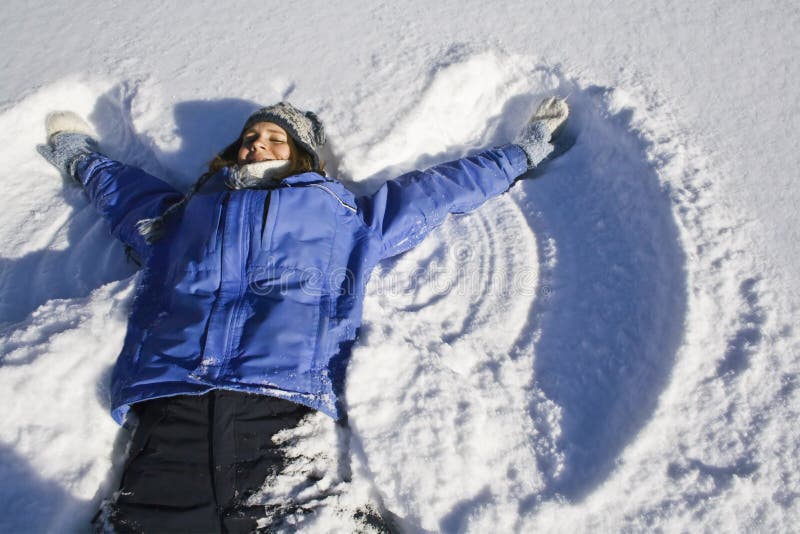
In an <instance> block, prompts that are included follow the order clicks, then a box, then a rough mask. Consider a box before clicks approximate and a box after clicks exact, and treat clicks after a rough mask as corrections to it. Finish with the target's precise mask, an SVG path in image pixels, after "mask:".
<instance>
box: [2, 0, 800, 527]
mask: <svg viewBox="0 0 800 534" xmlns="http://www.w3.org/2000/svg"><path fill="white" fill-rule="evenodd" d="M140 4H141V3H137V4H136V5H133V4H131V5H130V6H128V5H122V4H120V5H117V6H115V7H114V8H113V9H99V8H98V6H97V5H95V3H93V2H89V1H87V0H78V1H76V2H69V3H67V2H55V3H50V4H47V5H44V4H42V5H37V6H29V5H27V4H23V3H21V2H15V1H11V2H7V3H6V4H4V7H3V8H1V9H0V24H2V27H3V28H4V32H3V33H2V35H1V36H0V50H2V52H0V59H2V62H1V63H0V65H2V70H3V76H2V81H1V82H0V131H2V132H3V142H2V144H0V169H2V171H0V180H2V187H3V190H4V193H5V194H4V197H3V200H2V201H1V202H2V209H0V243H2V245H0V296H1V298H2V300H0V399H1V401H2V404H3V406H4V410H3V424H2V425H0V480H2V482H0V507H1V508H0V531H2V532H80V531H86V529H87V525H88V522H89V521H90V519H91V517H92V515H93V514H94V513H95V511H96V510H97V507H98V505H99V503H100V500H101V499H103V498H105V497H108V496H109V495H110V494H111V493H112V492H113V490H114V489H115V488H116V486H117V484H118V478H119V475H120V470H121V467H122V463H123V462H124V458H125V448H126V444H127V441H128V439H129V435H128V430H126V429H119V428H118V427H117V426H116V425H115V424H114V422H113V421H112V419H111V418H110V416H109V415H108V409H109V399H108V396H109V392H108V379H109V373H110V369H111V366H112V365H113V362H114V360H115V358H116V355H117V353H118V351H119V349H120V347H121V345H122V340H123V337H124V334H125V325H126V317H127V312H128V307H129V303H130V297H131V294H132V291H131V290H132V288H133V286H134V284H135V280H136V276H137V274H136V266H135V265H134V264H132V263H130V262H128V261H127V260H126V258H125V253H124V250H123V247H122V246H121V245H120V244H119V243H117V242H115V241H114V240H113V239H112V238H111V237H110V235H109V232H108V229H107V228H106V226H105V224H104V223H103V222H102V221H100V220H99V219H98V217H97V216H96V214H95V213H94V211H93V209H92V208H91V206H89V205H88V203H87V201H86V199H85V198H84V196H83V194H82V192H81V191H80V189H79V188H77V187H76V186H75V185H74V184H72V183H68V182H67V181H65V180H64V179H62V178H60V177H59V176H58V173H57V172H55V171H54V169H53V168H52V167H50V166H49V165H48V164H47V163H46V162H45V161H44V160H43V159H41V158H40V157H39V156H38V155H37V154H36V152H35V146H36V144H38V143H41V142H42V141H43V140H44V119H45V117H46V115H47V113H49V112H51V111H53V110H59V109H67V110H72V111H75V112H77V113H78V114H80V115H82V116H84V117H87V119H88V120H89V122H90V123H91V125H92V126H93V127H94V128H95V129H96V131H97V133H98V136H99V139H100V144H101V147H102V148H103V149H104V150H105V151H106V152H107V153H108V154H109V155H110V156H112V157H115V158H117V159H120V160H122V161H125V162H127V163H131V164H134V165H139V166H141V167H143V168H144V169H145V170H147V171H149V172H151V173H153V174H155V175H157V176H161V177H163V178H164V179H166V180H168V181H170V182H171V183H173V184H175V185H176V186H178V187H181V188H184V189H185V188H187V187H188V186H189V185H190V184H191V183H192V181H193V180H194V179H195V177H196V176H197V175H198V174H199V173H200V172H201V171H202V168H203V166H204V165H205V164H206V162H207V161H208V160H209V159H210V158H211V156H212V155H213V154H214V153H215V152H216V151H217V150H219V149H220V148H221V147H223V146H225V145H226V144H227V143H228V142H230V141H231V140H232V139H233V138H234V137H235V135H236V134H237V133H238V131H239V128H240V126H241V124H242V122H243V120H244V119H245V118H246V117H247V116H248V115H249V113H251V112H252V111H254V110H255V109H258V107H260V106H262V105H266V104H270V103H274V102H277V101H279V100H282V99H289V100H290V101H292V102H293V103H294V104H296V105H298V106H299V107H301V108H304V109H313V110H316V111H318V114H319V116H320V118H321V119H322V120H323V121H324V122H325V125H326V130H327V132H328V136H329V140H330V141H329V144H328V146H327V148H326V151H325V153H324V154H323V157H324V159H326V161H327V168H328V170H329V172H330V173H331V174H333V175H335V176H338V177H340V178H341V179H343V180H345V181H347V182H348V183H349V184H350V185H351V187H352V188H353V189H354V190H357V191H359V192H368V191H371V190H374V189H375V188H376V187H377V186H379V185H380V184H381V183H382V182H383V181H385V180H387V179H390V178H392V177H393V176H396V175H397V174H399V173H401V172H404V171H407V170H410V169H414V168H421V167H426V166H429V165H432V164H435V163H438V162H443V161H447V160H450V159H454V158H457V157H460V156H463V155H465V154H468V153H470V152H472V151H474V150H477V149H479V148H482V147H486V146H492V145H499V144H502V143H505V142H507V141H509V140H510V139H513V138H514V136H515V135H516V134H517V132H518V131H519V129H520V128H521V127H522V125H523V124H524V123H525V121H526V118H527V117H529V116H530V114H531V112H532V111H533V109H535V106H536V104H537V102H538V101H539V100H540V99H541V98H542V97H543V96H547V95H559V96H565V97H566V98H567V100H568V102H569V104H570V111H571V112H570V119H569V121H568V123H567V126H566V129H565V131H564V132H563V134H562V144H563V145H564V146H562V147H561V148H562V149H563V148H565V147H566V145H570V144H571V145H572V146H571V148H569V150H567V151H566V152H565V153H564V154H563V155H561V156H560V157H558V158H555V159H552V160H550V161H548V162H547V163H545V165H544V166H543V167H541V168H540V169H536V170H534V171H532V172H531V173H529V174H528V175H527V178H528V179H526V180H522V181H520V182H517V183H516V184H515V185H514V186H513V187H512V189H511V190H510V191H509V192H508V193H507V194H505V195H502V196H501V197H499V198H497V199H494V200H492V201H490V202H489V203H487V204H486V205H485V206H483V207H482V208H480V209H479V210H477V211H476V212H473V213H471V214H468V215H461V216H453V217H451V218H449V219H448V220H447V222H446V223H445V224H444V225H443V226H442V227H441V228H439V229H438V230H436V231H435V232H434V233H433V234H432V235H431V236H430V237H429V238H428V239H427V240H426V241H424V242H423V243H422V244H421V245H420V246H418V247H417V248H415V249H413V250H411V251H409V252H408V253H406V254H404V255H402V256H400V257H398V258H395V259H393V260H391V261H388V262H385V263H383V264H381V266H380V267H379V268H378V269H377V271H376V272H375V273H374V275H373V277H372V279H371V281H370V285H369V291H368V295H367V299H366V301H365V307H364V326H363V328H362V332H361V338H360V340H359V342H358V343H357V344H356V346H355V349H354V352H353V358H352V361H351V364H350V367H349V370H348V381H347V389H346V403H347V407H348V412H349V428H345V427H343V426H337V425H335V424H334V423H333V422H332V421H330V420H329V419H328V418H325V417H324V416H321V415H315V416H312V417H309V418H308V419H307V420H306V421H305V422H304V424H303V425H301V426H300V427H299V428H298V429H296V430H295V431H293V432H289V433H286V435H282V436H280V437H279V439H282V440H285V441H286V443H287V447H288V449H289V450H290V451H291V454H290V456H291V458H292V459H293V462H295V464H294V465H295V467H296V469H294V468H292V467H290V469H289V470H288V471H287V472H286V473H284V475H282V476H281V477H279V478H278V479H274V480H268V481H265V486H264V489H263V491H262V492H261V493H260V494H258V495H256V496H254V497H253V499H254V502H259V503H262V504H264V505H265V506H278V507H279V506H280V504H281V503H285V502H286V501H288V500H296V501H300V502H302V503H304V507H305V509H306V511H308V512H309V513H306V514H299V515H297V516H295V517H290V518H288V519H287V527H286V529H287V530H289V531H292V530H300V531H303V532H351V531H353V530H356V529H359V528H365V529H368V528H369V521H367V522H366V523H365V522H364V520H363V511H364V510H365V509H366V508H365V507H366V506H371V507H372V508H373V509H376V510H380V511H381V512H382V513H383V514H384V515H385V517H387V518H390V520H391V522H392V523H393V524H394V525H395V526H397V527H398V528H399V529H401V530H403V531H406V532H448V533H449V532H486V531H496V532H539V531H544V532H596V531H601V532H609V531H651V530H664V531H699V530H702V531H720V532H741V531H760V532H779V531H780V532H788V531H793V530H795V529H796V528H797V526H796V525H798V524H800V501H799V500H798V499H799V498H800V475H798V473H800V466H798V458H800V437H799V436H798V433H797V430H796V428H797V424H798V413H799V412H800V388H798V385H799V382H798V371H799V370H800V350H798V349H799V346H800V343H799V341H800V335H799V334H798V332H797V331H796V327H795V322H796V317H797V316H798V305H799V304H800V298H799V295H800V292H799V291H798V288H800V285H798V283H797V280H798V275H799V274H800V272H798V269H797V265H798V264H800V262H798V258H797V256H798V249H797V246H796V238H797V234H796V232H797V230H796V225H795V224H794V219H795V218H796V217H795V212H796V208H795V206H796V205H797V204H798V202H800V188H798V187H797V186H796V185H795V184H794V179H796V178H797V169H798V168H800V150H798V141H797V139H798V138H797V135H796V132H797V130H798V126H800V124H799V123H800V121H799V120H798V118H800V112H799V110H798V108H799V107H800V105H798V101H797V99H796V97H792V96H791V95H792V94H794V93H795V90H794V87H796V86H797V85H798V82H800V71H799V69H798V67H800V60H798V59H797V54H796V51H797V50H798V49H800V46H799V45H800V37H798V36H797V34H796V32H795V28H796V27H797V26H798V23H800V8H798V7H797V6H796V5H795V4H793V3H786V2H768V3H756V2H752V3H747V2H745V3H738V4H736V6H735V8H734V7H733V6H729V4H728V3H726V2H722V1H721V0H715V1H711V2H706V3H702V4H697V3H694V2H688V1H679V2H675V3H670V4H668V5H664V6H662V5H658V6H656V5H647V6H643V5H640V4H638V3H635V2H629V1H621V2H615V3H612V4H607V5H604V6H597V5H594V4H586V5H583V6H577V5H572V4H570V3H562V4H559V5H553V4H541V3H540V4H538V5H534V6H532V5H530V4H529V3H523V2H519V1H513V0H503V1H499V2H495V3H492V5H491V7H486V4H485V3H479V2H455V1H450V0H446V1H444V2H439V3H436V4H429V3H424V4H423V3H422V2H416V1H414V2H411V3H410V4H409V3H404V4H402V5H400V4H396V3H383V2H377V3H376V2H353V3H348V7H347V8H343V7H340V6H338V5H337V4H324V3H319V2H301V3H300V4H292V5H291V6H288V5H282V6H280V7H275V6H268V5H266V4H265V5H257V6H253V5H252V4H245V3H225V4H220V5H217V4H216V3H212V2H206V1H204V2H197V3H196V6H194V7H192V9H191V10H184V9H181V8H179V7H177V6H175V7H173V6H171V5H168V4H162V3H155V2H150V3H147V4H148V5H147V7H143V6H142V5H140ZM419 13H423V14H424V15H420V14H419ZM528 15H531V16H530V17H529V16H528ZM534 15H535V16H534ZM501 38H502V40H500V39H501ZM309 462H310V463H311V464H313V469H312V471H314V472H315V473H316V474H317V475H318V476H315V477H314V480H308V479H305V478H303V477H302V476H300V473H305V472H307V471H308V465H309ZM359 514H361V515H359Z"/></svg>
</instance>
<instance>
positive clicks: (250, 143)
mask: <svg viewBox="0 0 800 534" xmlns="http://www.w3.org/2000/svg"><path fill="white" fill-rule="evenodd" d="M290 155H291V149H290V148H289V136H288V134H287V133H286V130H284V129H283V128H281V127H280V126H278V125H277V124H275V123H272V122H257V123H255V124H253V125H252V126H250V127H249V128H247V130H245V131H244V133H243V134H242V146H241V148H240V149H239V153H238V155H237V162H238V163H239V165H246V164H248V163H255V162H257V161H266V160H271V159H289V156H290Z"/></svg>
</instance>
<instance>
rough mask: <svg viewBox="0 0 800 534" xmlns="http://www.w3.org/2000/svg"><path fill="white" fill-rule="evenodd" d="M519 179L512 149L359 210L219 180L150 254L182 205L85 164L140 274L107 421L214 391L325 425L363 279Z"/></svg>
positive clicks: (97, 198) (304, 191)
mask: <svg viewBox="0 0 800 534" xmlns="http://www.w3.org/2000/svg"><path fill="white" fill-rule="evenodd" d="M526 170H527V162H526V157H525V153H524V152H523V151H522V150H521V149H520V148H519V147H518V146H515V145H506V146H504V147H501V148H497V149H493V150H487V151H485V152H481V153H479V154H477V155H474V156H471V157H467V158H464V159H460V160H457V161H453V162H451V163H445V164H442V165H437V166H435V167H433V168H431V169H428V170H426V171H416V172H411V173H408V174H405V175H403V176H401V177H399V178H397V179H395V180H391V181H389V182H386V184H384V185H383V186H382V187H381V188H380V189H379V190H378V191H377V192H376V193H375V194H373V195H369V196H364V197H355V196H354V195H353V194H352V193H351V192H350V191H348V190H347V189H345V187H344V186H343V185H342V184H341V183H340V182H338V181H336V180H332V179H330V178H325V177H323V176H321V175H319V174H316V173H304V174H299V175H295V176H290V177H288V178H286V179H284V180H283V181H282V182H280V184H279V185H278V186H277V187H276V188H274V189H271V190H263V189H246V190H229V189H227V188H226V187H225V186H224V180H225V176H226V174H225V173H227V172H228V170H227V169H223V170H222V171H220V172H219V173H218V174H217V175H216V176H214V177H213V178H212V179H210V180H209V182H207V184H206V185H205V186H204V187H203V188H202V189H201V191H199V192H198V193H197V194H195V195H194V196H193V197H192V199H191V200H190V201H189V202H188V203H187V204H186V206H185V210H184V212H183V214H182V216H178V217H174V218H172V220H171V221H170V222H169V223H168V226H167V229H166V234H165V236H164V237H163V238H162V239H161V240H159V241H157V242H155V243H154V244H148V243H147V242H146V241H145V240H144V239H143V238H142V236H141V235H140V234H139V233H138V231H137V229H136V223H137V222H138V221H140V220H142V219H146V218H150V217H155V216H158V215H160V214H162V213H163V212H164V210H165V209H166V208H167V207H168V206H169V205H170V204H172V203H174V202H177V201H178V200H179V199H180V198H182V196H183V195H182V194H181V193H179V192H178V191H176V190H175V189H174V188H172V187H171V186H170V185H168V184H166V183H165V182H163V181H161V180H159V179H157V178H155V177H153V176H151V175H149V174H147V173H145V172H144V171H142V170H140V169H137V168H134V167H130V166H126V165H123V164H121V163H118V162H116V161H113V160H111V159H109V158H106V157H105V156H102V155H100V154H92V155H91V156H89V157H86V158H85V159H83V160H82V161H81V162H80V164H79V165H78V169H77V175H78V178H79V179H80V181H81V182H82V183H83V185H84V187H85V189H86V191H87V192H88V195H89V197H90V199H91V201H92V203H93V204H94V206H95V207H96V208H97V209H98V210H99V211H100V213H102V215H103V216H104V217H105V218H106V219H107V220H108V222H109V223H110V224H111V230H112V233H113V234H114V235H115V236H116V237H118V238H120V239H121V240H122V241H123V242H124V243H126V244H127V245H129V246H130V247H132V249H133V250H134V251H135V252H136V254H137V255H138V256H139V257H140V258H141V259H142V260H143V272H142V273H140V278H139V280H138V284H137V288H136V292H135V296H134V300H133V307H132V311H131V315H130V321H129V324H128V331H127V334H126V337H125V343H124V346H123V348H122V353H121V354H120V356H119V359H118V360H117V363H116V367H115V368H114V372H113V375H112V384H111V395H112V415H113V416H114V418H115V419H116V420H117V422H120V423H121V422H122V421H123V419H124V417H125V414H126V413H127V411H128V409H129V407H130V405H131V404H133V403H135V402H138V401H142V400H146V399H153V398H156V397H164V396H171V395H179V394H202V393H205V392H207V391H209V390H212V389H215V388H223V389H232V390H239V391H247V392H252V393H258V394H264V395H270V396H275V397H281V398H285V399H288V400H291V401H294V402H298V403H301V404H304V405H307V406H310V407H312V408H315V409H318V410H321V411H323V412H325V413H326V414H328V415H330V416H332V417H333V418H339V417H341V416H342V415H343V413H342V407H341V405H340V404H341V403H340V397H341V395H340V393H341V390H342V385H343V383H342V381H343V377H344V368H345V364H346V359H347V356H348V355H349V350H348V349H349V347H350V345H351V344H352V342H353V340H354V339H355V337H356V329H357V328H358V326H359V324H360V323H361V308H362V300H363V297H364V292H365V286H366V284H367V280H368V278H369V275H370V272H371V271H372V269H373V268H374V267H375V265H376V264H377V263H378V262H379V261H380V260H381V259H383V258H387V257H390V256H394V255H395V254H399V253H401V252H403V251H405V250H408V249H410V248H411V247H413V246H415V245H416V244H417V243H419V242H420V241H421V240H422V239H423V238H424V237H425V235H426V234H428V232H430V231H431V229H433V228H435V227H436V226H438V225H439V224H441V223H442V221H443V220H444V219H445V217H446V216H447V214H448V213H463V212H467V211H470V210H472V209H474V208H476V207H478V206H480V205H481V204H482V203H483V202H485V201H486V200H487V199H489V198H492V197H494V196H497V195H499V194H501V193H503V192H504V191H506V190H507V189H508V188H509V186H510V185H511V184H512V183H513V181H514V179H515V178H517V177H518V176H519V175H521V174H522V173H524V172H525V171H526Z"/></svg>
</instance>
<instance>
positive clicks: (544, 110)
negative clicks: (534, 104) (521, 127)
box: [528, 96, 569, 138]
mask: <svg viewBox="0 0 800 534" xmlns="http://www.w3.org/2000/svg"><path fill="white" fill-rule="evenodd" d="M568 116H569V106H567V100H566V99H564V98H556V97H554V96H551V97H548V98H545V99H544V100H542V101H541V102H540V103H539V107H538V108H536V111H534V112H533V115H532V116H531V118H530V120H529V121H528V122H543V123H544V125H545V126H546V127H547V129H548V130H549V131H550V135H551V138H552V137H555V135H556V131H557V130H558V129H559V128H561V127H562V126H563V125H564V123H565V122H567V117H568Z"/></svg>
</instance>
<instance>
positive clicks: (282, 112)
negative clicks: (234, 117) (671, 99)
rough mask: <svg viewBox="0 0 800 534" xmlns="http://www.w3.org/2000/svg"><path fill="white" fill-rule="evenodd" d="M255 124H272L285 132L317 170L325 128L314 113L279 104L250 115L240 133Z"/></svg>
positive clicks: (287, 104) (282, 103) (288, 104)
mask: <svg viewBox="0 0 800 534" xmlns="http://www.w3.org/2000/svg"><path fill="white" fill-rule="evenodd" d="M257 122H272V123H275V124H277V125H278V126H280V127H281V128H283V129H284V130H286V133H288V134H289V135H290V136H291V138H292V140H293V141H294V142H295V143H296V144H297V145H298V146H300V147H302V148H303V149H304V150H305V151H306V152H308V153H309V155H310V156H311V157H312V158H313V160H314V168H315V169H319V154H317V149H318V148H319V147H321V146H322V145H324V144H325V128H324V127H323V126H322V122H321V121H320V120H319V118H318V117H317V116H316V115H315V114H314V113H312V112H311V111H305V112H303V111H300V110H299V109H297V108H296V107H294V106H293V105H291V104H290V103H289V102H280V103H278V104H275V105H273V106H267V107H265V108H261V109H259V110H258V111H256V112H255V113H253V114H252V115H250V117H248V119H247V122H245V123H244V127H243V128H242V131H243V132H244V130H247V129H248V128H249V127H250V126H252V125H253V124H255V123H257Z"/></svg>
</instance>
